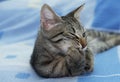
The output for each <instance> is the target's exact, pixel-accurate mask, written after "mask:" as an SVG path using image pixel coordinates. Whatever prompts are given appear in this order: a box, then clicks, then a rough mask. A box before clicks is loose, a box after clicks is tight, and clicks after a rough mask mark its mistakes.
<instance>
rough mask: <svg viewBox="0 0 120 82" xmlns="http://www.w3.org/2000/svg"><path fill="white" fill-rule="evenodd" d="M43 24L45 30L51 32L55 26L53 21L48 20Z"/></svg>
mask: <svg viewBox="0 0 120 82" xmlns="http://www.w3.org/2000/svg"><path fill="white" fill-rule="evenodd" d="M42 24H43V28H45V30H50V29H52V28H53V27H54V26H55V21H54V20H52V19H47V20H45V21H43V22H42Z"/></svg>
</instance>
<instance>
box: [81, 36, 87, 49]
mask: <svg viewBox="0 0 120 82" xmlns="http://www.w3.org/2000/svg"><path fill="white" fill-rule="evenodd" d="M79 41H80V44H81V45H82V48H85V47H86V45H87V42H86V40H85V38H80V40H79Z"/></svg>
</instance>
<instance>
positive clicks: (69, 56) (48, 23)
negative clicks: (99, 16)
mask: <svg viewBox="0 0 120 82" xmlns="http://www.w3.org/2000/svg"><path fill="white" fill-rule="evenodd" d="M82 7H83V5H82V6H80V7H79V8H77V9H76V10H74V11H73V12H71V13H69V14H68V15H66V16H62V17H59V16H57V15H56V14H55V13H54V12H53V10H52V9H51V8H50V7H49V6H48V5H44V6H43V7H42V9H41V30H40V31H39V33H38V37H37V40H36V43H35V47H34V51H33V54H32V57H31V65H32V67H33V69H34V70H35V71H36V73H37V74H38V75H40V76H43V77H64V76H76V75H82V74H85V73H89V72H92V71H93V66H94V55H93V53H94V54H97V53H100V52H103V51H105V50H108V49H109V48H112V47H114V46H116V45H119V44H120V34H119V33H113V32H103V31H95V30H92V29H88V30H85V29H84V28H83V27H82V26H81V25H80V22H79V11H80V10H81V9H82Z"/></svg>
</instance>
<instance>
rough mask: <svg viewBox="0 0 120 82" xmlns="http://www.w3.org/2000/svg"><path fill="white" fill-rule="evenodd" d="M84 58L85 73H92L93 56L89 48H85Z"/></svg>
mask: <svg viewBox="0 0 120 82" xmlns="http://www.w3.org/2000/svg"><path fill="white" fill-rule="evenodd" d="M84 52H85V56H86V57H85V58H86V66H85V68H84V69H85V70H86V72H87V73H90V72H92V71H93V68H94V55H93V53H92V52H91V51H90V49H89V48H87V49H86V50H85V51H84Z"/></svg>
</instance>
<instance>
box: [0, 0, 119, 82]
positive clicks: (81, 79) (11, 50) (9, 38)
mask: <svg viewBox="0 0 120 82" xmlns="http://www.w3.org/2000/svg"><path fill="white" fill-rule="evenodd" d="M44 3H47V4H49V5H50V6H52V8H53V9H54V10H55V11H56V12H57V13H58V14H59V15H65V14H67V13H68V12H70V11H71V10H73V9H74V8H76V7H78V6H80V5H81V4H82V3H86V5H85V8H84V10H83V11H82V12H81V17H80V19H81V22H82V23H83V25H84V26H85V27H91V26H90V25H91V23H92V20H93V18H94V12H93V11H94V7H95V0H81V1H79V0H74V1H73V0H57V1H56V0H45V1H44V0H42V1H40V0H1V1H0V82H120V61H119V58H120V47H115V48H112V49H111V50H109V51H107V52H105V53H102V54H99V55H97V56H96V57H95V66H94V71H93V73H91V74H89V75H84V76H78V77H70V78H59V79H45V78H41V77H38V76H37V75H36V73H35V72H34V71H33V69H32V68H31V66H30V64H29V60H30V56H31V53H32V50H33V46H34V41H35V39H36V35H37V32H38V29H39V26H40V25H39V24H40V8H41V6H42V5H43V4H44ZM95 17H96V15H95Z"/></svg>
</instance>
